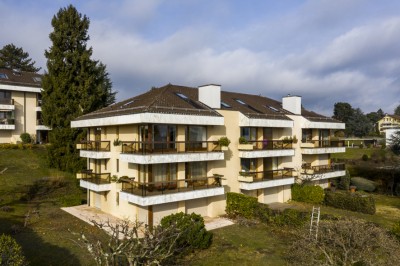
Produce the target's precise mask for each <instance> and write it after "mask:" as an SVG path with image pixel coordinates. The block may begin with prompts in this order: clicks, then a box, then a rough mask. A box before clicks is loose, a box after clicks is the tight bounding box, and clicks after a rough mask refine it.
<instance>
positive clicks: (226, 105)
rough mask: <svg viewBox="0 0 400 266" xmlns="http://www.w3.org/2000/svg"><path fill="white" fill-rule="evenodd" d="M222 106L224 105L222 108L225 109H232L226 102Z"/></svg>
mask: <svg viewBox="0 0 400 266" xmlns="http://www.w3.org/2000/svg"><path fill="white" fill-rule="evenodd" d="M221 105H222V107H225V108H232V106H230V105H229V104H227V103H226V102H221Z"/></svg>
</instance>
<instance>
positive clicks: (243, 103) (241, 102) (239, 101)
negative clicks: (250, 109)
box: [235, 99, 247, 105]
mask: <svg viewBox="0 0 400 266" xmlns="http://www.w3.org/2000/svg"><path fill="white" fill-rule="evenodd" d="M235 101H237V102H238V103H240V104H242V105H247V104H246V103H245V102H244V101H242V100H240V99H235Z"/></svg>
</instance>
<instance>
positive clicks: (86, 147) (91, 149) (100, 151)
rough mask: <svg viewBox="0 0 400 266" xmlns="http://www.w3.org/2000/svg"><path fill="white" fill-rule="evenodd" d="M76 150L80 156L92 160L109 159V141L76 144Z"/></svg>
mask: <svg viewBox="0 0 400 266" xmlns="http://www.w3.org/2000/svg"><path fill="white" fill-rule="evenodd" d="M76 148H77V149H78V150H80V153H79V154H80V156H81V157H84V158H92V159H109V158H111V153H110V141H84V142H81V143H78V144H76Z"/></svg>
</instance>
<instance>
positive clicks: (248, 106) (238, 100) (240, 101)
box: [234, 99, 262, 114]
mask: <svg viewBox="0 0 400 266" xmlns="http://www.w3.org/2000/svg"><path fill="white" fill-rule="evenodd" d="M234 100H235V101H237V102H238V103H240V104H241V105H244V106H246V107H247V108H249V109H250V110H252V111H254V112H256V113H259V114H262V112H260V111H258V110H257V109H256V108H254V107H253V106H250V105H248V104H247V103H245V102H244V101H242V100H240V99H234Z"/></svg>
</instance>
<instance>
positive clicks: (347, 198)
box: [325, 192, 376, 214]
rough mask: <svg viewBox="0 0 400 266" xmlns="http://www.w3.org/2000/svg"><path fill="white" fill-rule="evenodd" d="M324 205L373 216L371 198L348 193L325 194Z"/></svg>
mask: <svg viewBox="0 0 400 266" xmlns="http://www.w3.org/2000/svg"><path fill="white" fill-rule="evenodd" d="M325 204H326V205H328V206H332V207H335V208H339V209H344V210H349V211H355V212H361V213H367V214H375V211H376V208H375V200H374V198H372V197H371V196H367V195H361V194H359V193H349V192H326V193H325Z"/></svg>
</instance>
